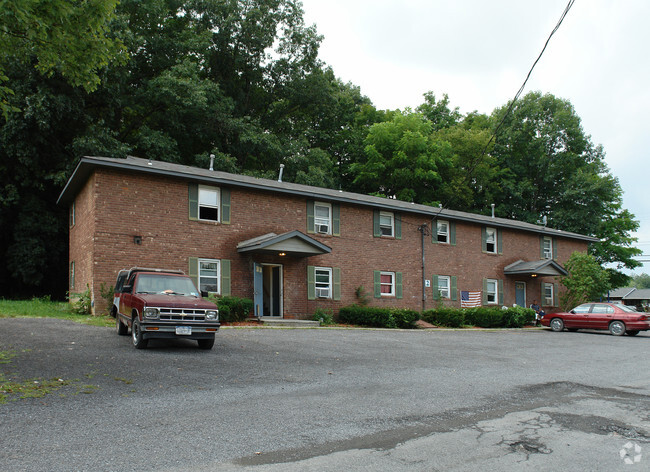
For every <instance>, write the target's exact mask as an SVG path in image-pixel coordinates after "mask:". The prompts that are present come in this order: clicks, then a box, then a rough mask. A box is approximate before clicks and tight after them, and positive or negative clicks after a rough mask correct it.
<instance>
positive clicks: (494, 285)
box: [486, 279, 499, 305]
mask: <svg viewBox="0 0 650 472" xmlns="http://www.w3.org/2000/svg"><path fill="white" fill-rule="evenodd" d="M486 295H487V303H488V304H491V305H496V304H497V302H498V300H499V284H498V281H497V280H494V279H487V281H486Z"/></svg>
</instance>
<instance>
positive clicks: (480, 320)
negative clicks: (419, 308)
mask: <svg viewBox="0 0 650 472" xmlns="http://www.w3.org/2000/svg"><path fill="white" fill-rule="evenodd" d="M422 319H423V320H424V321H426V322H427V323H431V324H433V325H437V326H447V327H450V328H460V327H462V326H478V327H481V328H521V327H523V326H525V325H527V324H530V323H531V322H532V321H533V320H534V319H535V312H534V311H533V310H531V309H530V308H522V307H519V306H516V307H510V308H507V309H505V310H504V309H502V308H496V307H477V308H468V309H464V308H448V307H441V308H435V309H432V310H427V311H425V312H424V313H422Z"/></svg>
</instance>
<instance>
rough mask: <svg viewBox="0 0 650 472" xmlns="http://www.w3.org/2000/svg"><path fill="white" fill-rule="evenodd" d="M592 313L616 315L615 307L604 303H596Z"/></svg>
mask: <svg viewBox="0 0 650 472" xmlns="http://www.w3.org/2000/svg"><path fill="white" fill-rule="evenodd" d="M591 312H592V313H601V314H602V313H606V314H612V313H614V307H612V306H609V305H605V304H602V303H595V304H594V308H593V309H592V310H591Z"/></svg>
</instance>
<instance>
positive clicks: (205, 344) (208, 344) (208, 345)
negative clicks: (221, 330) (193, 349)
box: [196, 338, 214, 350]
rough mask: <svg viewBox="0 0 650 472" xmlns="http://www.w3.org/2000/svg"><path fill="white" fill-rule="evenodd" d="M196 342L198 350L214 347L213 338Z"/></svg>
mask: <svg viewBox="0 0 650 472" xmlns="http://www.w3.org/2000/svg"><path fill="white" fill-rule="evenodd" d="M196 342H198V343H199V349H206V350H207V349H212V346H214V338H212V339H197V340H196Z"/></svg>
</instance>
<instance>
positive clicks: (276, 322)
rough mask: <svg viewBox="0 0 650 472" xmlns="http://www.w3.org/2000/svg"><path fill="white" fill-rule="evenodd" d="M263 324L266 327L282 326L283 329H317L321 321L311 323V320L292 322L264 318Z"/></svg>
mask: <svg viewBox="0 0 650 472" xmlns="http://www.w3.org/2000/svg"><path fill="white" fill-rule="evenodd" d="M261 320H262V324H264V326H270V327H274V326H278V327H280V326H282V327H288V328H317V327H318V326H320V322H319V321H311V320H292V319H284V318H266V317H262V318H261Z"/></svg>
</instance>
